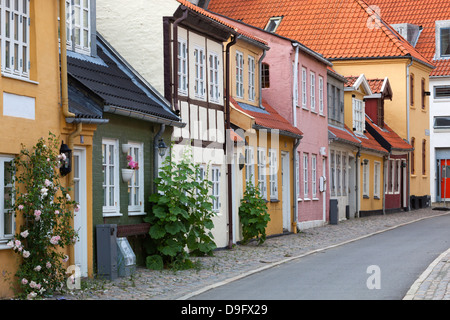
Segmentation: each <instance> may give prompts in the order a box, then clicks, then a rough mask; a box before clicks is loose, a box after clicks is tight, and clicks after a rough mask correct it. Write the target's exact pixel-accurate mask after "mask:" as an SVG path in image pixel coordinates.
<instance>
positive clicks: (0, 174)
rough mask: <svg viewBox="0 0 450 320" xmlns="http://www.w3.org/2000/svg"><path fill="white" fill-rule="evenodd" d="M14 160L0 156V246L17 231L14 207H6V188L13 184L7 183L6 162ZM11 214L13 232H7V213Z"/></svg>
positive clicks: (10, 157)
mask: <svg viewBox="0 0 450 320" xmlns="http://www.w3.org/2000/svg"><path fill="white" fill-rule="evenodd" d="M13 160H14V157H12V156H4V155H1V156H0V182H1V183H0V248H1V245H2V244H5V243H6V242H7V241H8V240H11V239H12V238H13V237H14V232H15V217H14V212H13V211H12V209H8V208H5V191H6V190H5V189H6V188H12V187H13V184H12V183H8V184H6V185H5V183H4V182H5V163H7V162H11V161H13ZM11 204H12V205H13V204H14V198H13V199H12V203H11ZM6 214H11V215H12V218H11V225H10V226H9V227H10V228H11V233H8V234H5V215H6Z"/></svg>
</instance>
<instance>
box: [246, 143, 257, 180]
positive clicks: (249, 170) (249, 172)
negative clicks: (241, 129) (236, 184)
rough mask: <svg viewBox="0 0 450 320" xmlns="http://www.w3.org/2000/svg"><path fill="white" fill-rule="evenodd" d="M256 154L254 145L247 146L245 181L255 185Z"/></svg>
mask: <svg viewBox="0 0 450 320" xmlns="http://www.w3.org/2000/svg"><path fill="white" fill-rule="evenodd" d="M254 159H255V154H254V149H253V147H250V146H246V147H245V182H251V183H252V184H253V185H255V165H254V164H255V160H254Z"/></svg>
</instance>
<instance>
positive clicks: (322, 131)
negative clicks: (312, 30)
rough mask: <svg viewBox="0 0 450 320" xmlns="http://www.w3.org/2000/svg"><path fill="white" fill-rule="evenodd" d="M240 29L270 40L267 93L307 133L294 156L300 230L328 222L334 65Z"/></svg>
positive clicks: (292, 44) (286, 42)
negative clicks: (330, 92) (329, 110)
mask: <svg viewBox="0 0 450 320" xmlns="http://www.w3.org/2000/svg"><path fill="white" fill-rule="evenodd" d="M221 18H223V19H224V20H227V19H228V20H229V21H232V22H233V23H239V25H240V28H241V29H243V30H244V31H247V32H249V33H250V34H252V35H254V36H257V37H259V38H261V39H264V40H265V41H267V42H268V47H270V50H268V51H267V52H266V55H265V57H264V59H263V60H262V65H261V73H262V83H261V87H262V89H261V90H262V97H263V98H264V99H265V100H266V101H267V102H268V103H269V104H270V105H271V106H272V107H273V108H275V109H276V110H277V112H278V113H279V114H280V115H281V116H282V117H284V118H285V119H287V120H288V121H290V122H291V123H292V124H293V125H294V126H295V127H297V128H298V129H300V130H301V131H302V132H303V133H304V136H303V139H302V140H301V142H300V144H299V145H298V147H297V148H296V152H295V154H294V156H295V158H294V159H292V161H294V164H295V168H296V172H295V176H296V183H295V187H294V189H295V191H294V192H295V194H296V198H297V201H294V208H293V209H294V212H297V215H296V219H297V220H296V223H297V228H298V229H300V230H301V229H306V228H310V227H316V226H321V225H323V224H325V223H326V222H327V221H328V220H329V212H328V211H329V210H328V203H329V196H330V195H329V188H327V187H326V181H327V177H328V168H329V166H328V119H327V67H328V66H331V65H332V64H331V63H330V62H329V61H328V60H326V59H325V58H323V57H322V56H321V55H320V54H318V53H316V52H314V51H312V50H311V49H309V48H307V47H305V46H304V45H302V44H301V43H299V42H297V41H294V40H291V39H288V38H284V37H281V36H279V35H277V34H275V33H271V32H268V31H265V30H262V29H259V28H256V27H253V26H249V25H246V24H244V23H241V22H239V21H236V20H232V19H229V18H227V17H223V16H221Z"/></svg>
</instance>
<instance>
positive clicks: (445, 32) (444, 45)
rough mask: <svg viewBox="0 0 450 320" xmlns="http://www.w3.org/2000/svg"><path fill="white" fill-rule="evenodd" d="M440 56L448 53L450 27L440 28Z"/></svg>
mask: <svg viewBox="0 0 450 320" xmlns="http://www.w3.org/2000/svg"><path fill="white" fill-rule="evenodd" d="M440 36H441V56H449V55H450V28H441V33H440Z"/></svg>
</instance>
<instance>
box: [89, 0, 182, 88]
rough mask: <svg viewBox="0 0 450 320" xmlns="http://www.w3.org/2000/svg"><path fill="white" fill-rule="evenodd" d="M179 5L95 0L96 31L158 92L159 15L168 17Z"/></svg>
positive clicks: (160, 57) (161, 85) (161, 74)
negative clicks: (137, 9)
mask: <svg viewBox="0 0 450 320" xmlns="http://www.w3.org/2000/svg"><path fill="white" fill-rule="evenodd" d="M179 5H180V3H179V2H177V1H176V0H165V1H160V0H134V1H133V5H129V2H128V1H125V0H97V30H98V31H99V33H100V34H101V35H102V36H103V37H104V38H105V39H106V40H107V41H108V42H109V43H110V44H111V45H112V46H113V47H114V48H115V49H116V50H117V51H118V52H119V53H120V54H121V56H122V57H124V59H125V60H126V61H127V62H129V63H130V64H131V65H132V66H133V68H134V69H135V70H136V71H137V72H138V73H139V74H140V75H141V76H142V77H143V78H144V79H147V80H148V81H149V82H150V83H151V84H152V86H153V87H154V88H155V89H156V90H157V91H158V92H164V64H163V56H164V48H163V21H162V17H164V16H172V15H173V13H174V12H175V10H176V9H177V8H178V6H179ZM136 8H139V14H136ZM111 17H114V19H111ZM137 43H139V45H136V44H137ZM143 57H145V59H143ZM150 61H151V62H152V63H149V62H150Z"/></svg>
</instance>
